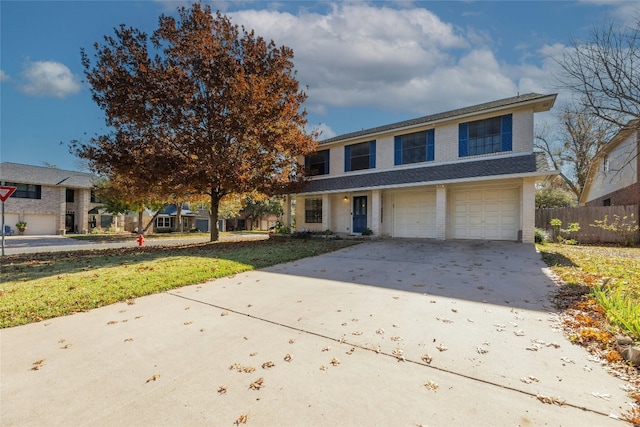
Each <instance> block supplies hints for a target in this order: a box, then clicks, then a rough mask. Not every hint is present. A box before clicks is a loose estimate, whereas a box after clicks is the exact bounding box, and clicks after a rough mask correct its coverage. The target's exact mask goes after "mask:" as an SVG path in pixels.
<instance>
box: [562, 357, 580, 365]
mask: <svg viewBox="0 0 640 427" xmlns="http://www.w3.org/2000/svg"><path fill="white" fill-rule="evenodd" d="M560 360H562V361H563V362H564V363H573V364H575V363H576V362H574V361H573V360H572V359H569V358H568V357H561V358H560Z"/></svg>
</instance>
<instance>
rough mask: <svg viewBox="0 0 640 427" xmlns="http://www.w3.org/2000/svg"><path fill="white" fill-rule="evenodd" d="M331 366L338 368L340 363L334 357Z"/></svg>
mask: <svg viewBox="0 0 640 427" xmlns="http://www.w3.org/2000/svg"><path fill="white" fill-rule="evenodd" d="M331 364H332V365H333V366H338V365H339V364H340V361H339V360H338V359H336V358H335V357H334V358H333V359H331Z"/></svg>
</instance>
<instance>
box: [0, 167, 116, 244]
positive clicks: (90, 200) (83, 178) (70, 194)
mask: <svg viewBox="0 0 640 427" xmlns="http://www.w3.org/2000/svg"><path fill="white" fill-rule="evenodd" d="M94 181H95V176H94V175H92V174H90V173H85V172H77V171H69V170H64V169H56V168H50V167H42V166H31V165H24V164H19V163H10V162H2V163H0V182H1V183H2V185H7V186H12V187H16V191H15V192H14V193H13V194H12V195H11V197H9V199H8V200H7V201H6V202H5V225H8V226H9V227H11V229H12V230H14V232H15V224H16V223H17V222H18V221H24V222H26V223H27V230H26V232H25V234H28V235H52V234H61V233H68V232H76V233H87V232H88V231H90V230H91V229H92V228H95V227H102V228H110V227H112V226H114V225H117V217H114V216H113V215H111V214H108V213H104V212H100V211H99V210H98V207H99V203H96V200H95V199H94V195H93V192H92V191H91V190H92V188H93V185H94Z"/></svg>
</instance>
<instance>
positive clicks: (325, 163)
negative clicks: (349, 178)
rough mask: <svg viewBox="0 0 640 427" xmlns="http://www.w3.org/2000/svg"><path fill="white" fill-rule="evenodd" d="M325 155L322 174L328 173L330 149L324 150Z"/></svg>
mask: <svg viewBox="0 0 640 427" xmlns="http://www.w3.org/2000/svg"><path fill="white" fill-rule="evenodd" d="M325 153H326V156H325V159H324V174H325V175H328V174H329V154H330V153H331V150H327V151H325Z"/></svg>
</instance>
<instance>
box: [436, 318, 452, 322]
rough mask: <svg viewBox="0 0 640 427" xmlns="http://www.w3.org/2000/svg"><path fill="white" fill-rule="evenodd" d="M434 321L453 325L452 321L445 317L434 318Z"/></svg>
mask: <svg viewBox="0 0 640 427" xmlns="http://www.w3.org/2000/svg"><path fill="white" fill-rule="evenodd" d="M436 320H439V321H441V322H442V323H453V320H451V319H447V318H446V317H436Z"/></svg>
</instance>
